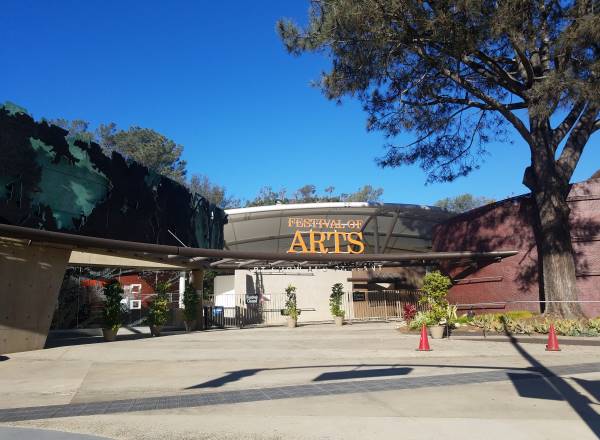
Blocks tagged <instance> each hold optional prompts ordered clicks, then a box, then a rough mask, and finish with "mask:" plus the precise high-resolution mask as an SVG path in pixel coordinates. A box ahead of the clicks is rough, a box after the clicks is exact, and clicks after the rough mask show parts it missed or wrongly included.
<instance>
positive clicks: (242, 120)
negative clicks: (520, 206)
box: [0, 0, 600, 204]
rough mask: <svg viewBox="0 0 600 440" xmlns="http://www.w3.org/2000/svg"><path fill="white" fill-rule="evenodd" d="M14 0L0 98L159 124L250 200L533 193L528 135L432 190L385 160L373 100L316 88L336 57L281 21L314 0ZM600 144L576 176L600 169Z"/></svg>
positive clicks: (188, 155) (7, 20) (429, 199)
mask: <svg viewBox="0 0 600 440" xmlns="http://www.w3.org/2000/svg"><path fill="white" fill-rule="evenodd" d="M2 3H3V11H2V14H1V15H0V41H2V45H1V49H0V50H1V58H0V60H1V61H0V62H1V63H2V68H1V69H0V84H2V88H1V89H0V90H1V92H0V101H7V100H8V101H12V102H15V103H17V104H19V105H21V106H23V107H25V108H26V109H28V111H29V112H30V113H31V114H32V115H33V116H34V117H36V118H41V117H46V118H59V117H62V118H67V119H85V120H88V121H90V122H91V123H92V124H93V125H96V124H98V123H101V122H110V121H113V122H115V123H117V125H118V126H120V127H122V128H126V127H128V126H130V125H139V126H142V127H149V128H153V129H155V130H158V131H159V132H161V133H163V134H165V135H167V136H168V137H170V138H172V139H174V140H175V141H176V142H178V143H180V144H182V145H184V147H185V152H184V159H185V160H186V161H187V162H188V170H189V172H190V173H202V174H206V175H208V176H209V177H210V178H211V179H212V180H213V181H215V182H216V183H219V184H222V185H225V186H226V187H227V190H228V192H229V193H232V194H233V195H235V196H237V197H241V198H252V197H253V196H254V195H255V194H256V193H257V192H258V190H259V188H260V187H261V186H264V185H271V186H273V187H274V189H278V188H281V187H285V188H287V189H288V190H289V191H288V192H290V193H291V192H293V191H294V190H295V189H297V188H298V187H300V186H302V185H304V184H306V183H312V184H314V185H316V186H317V188H318V189H320V190H323V189H324V188H325V187H327V186H330V185H333V186H335V187H336V192H351V191H354V190H356V189H358V187H359V186H362V185H363V184H372V185H374V186H381V187H383V188H384V189H385V193H384V196H383V199H384V201H386V202H398V203H422V204H432V203H434V202H435V201H436V200H438V199H440V198H443V197H446V196H453V195H457V194H461V193H464V192H471V193H473V194H476V195H484V196H487V197H492V198H495V199H501V198H504V197H507V196H510V195H516V194H520V193H523V192H526V188H525V187H524V186H523V185H522V184H521V180H522V175H523V170H524V168H525V166H526V165H527V163H528V161H529V153H528V150H527V147H526V146H525V145H524V144H523V143H522V142H521V141H520V139H519V138H518V136H517V135H516V134H515V135H513V138H514V140H515V142H514V143H513V144H499V145H493V146H490V148H489V151H490V155H489V156H488V157H487V160H486V163H485V164H484V165H483V166H482V167H481V169H479V170H477V171H475V172H473V173H472V174H471V175H470V176H468V177H466V178H461V179H458V180H457V181H455V182H453V183H443V184H432V185H427V186H426V185H425V178H426V176H425V174H424V173H423V172H422V171H421V170H420V169H419V168H418V167H417V166H414V167H402V168H396V169H384V170H382V169H380V168H378V167H377V165H376V164H375V160H374V159H375V157H377V156H380V155H381V154H382V153H383V152H384V150H383V144H384V143H385V139H384V138H383V136H382V135H381V134H379V133H367V132H366V129H365V114H364V113H363V112H362V110H361V107H360V104H359V103H357V102H353V101H350V100H346V101H344V102H343V103H342V105H336V104H335V103H333V102H329V101H327V100H326V99H325V98H324V97H323V95H322V94H321V92H320V91H319V90H318V89H316V88H314V87H311V86H310V82H311V81H312V80H315V79H317V78H318V76H319V73H320V72H321V71H322V70H323V69H326V68H327V66H328V62H329V60H328V59H327V58H326V57H325V56H318V55H310V56H302V57H300V58H296V57H292V56H290V55H288V54H287V53H286V52H285V50H284V48H283V46H282V44H281V42H280V41H279V39H278V37H277V34H276V32H275V23H276V21H277V19H279V18H282V17H291V18H294V19H296V20H297V21H299V22H303V21H304V20H305V19H306V12H307V9H308V1H307V0H290V1H284V2H281V1H271V0H269V1H266V0H261V1H259V2H248V1H242V0H239V1H228V2H201V1H192V0H189V1H171V2H165V1H150V0H146V1H141V0H140V1H122V0H119V1H92V0H90V1H85V2H82V1H76V0H71V1H67V0H61V1H52V2H49V1H42V0H39V1H28V0H4V1H3V2H2ZM409 138H410V137H409V136H406V137H405V138H398V139H396V141H397V142H402V139H409ZM599 138H600V136H598V135H596V136H595V138H592V140H591V142H590V144H589V145H588V147H587V150H586V152H585V153H584V155H583V157H582V159H581V163H580V165H579V167H578V169H577V171H576V173H575V176H574V179H573V180H574V181H579V180H583V179H585V178H587V177H589V176H590V175H591V174H592V173H593V172H594V171H596V169H598V168H600V149H599V148H598V145H597V144H598V142H599V140H600V139H599Z"/></svg>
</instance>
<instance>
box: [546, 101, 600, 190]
mask: <svg viewBox="0 0 600 440" xmlns="http://www.w3.org/2000/svg"><path fill="white" fill-rule="evenodd" d="M599 108H600V107H599V106H598V105H597V104H589V105H588V106H587V108H586V109H585V111H584V112H583V114H582V115H581V117H580V118H579V121H577V124H576V125H575V127H574V128H573V130H572V131H571V134H570V135H569V139H567V143H566V144H565V148H564V149H563V151H562V153H561V154H560V157H559V159H558V164H557V165H558V169H559V170H560V172H561V173H562V175H563V178H564V179H565V181H567V182H568V181H569V180H571V176H572V175H573V171H574V170H575V167H576V166H577V163H578V162H579V158H580V157H581V153H583V148H584V147H585V144H586V143H587V141H588V139H589V138H590V136H591V135H592V133H593V132H594V130H595V126H596V123H597V121H596V118H597V117H598V112H599Z"/></svg>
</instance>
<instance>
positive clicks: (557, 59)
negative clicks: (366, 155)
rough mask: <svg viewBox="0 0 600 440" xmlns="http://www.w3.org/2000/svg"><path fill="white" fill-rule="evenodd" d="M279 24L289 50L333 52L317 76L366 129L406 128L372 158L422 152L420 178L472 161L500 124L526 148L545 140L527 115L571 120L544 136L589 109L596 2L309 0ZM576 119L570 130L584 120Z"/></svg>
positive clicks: (407, 159) (440, 175) (410, 158)
mask: <svg viewBox="0 0 600 440" xmlns="http://www.w3.org/2000/svg"><path fill="white" fill-rule="evenodd" d="M277 26H278V32H279V34H280V37H281V39H282V40H283V43H284V45H285V47H286V48H287V50H288V51H289V52H290V53H292V54H295V55H299V54H302V53H306V52H325V53H326V54H327V55H328V56H329V59H331V60H332V63H331V68H330V69H328V71H324V72H323V73H322V77H321V79H320V81H319V82H318V84H319V86H320V87H321V88H322V90H323V92H324V94H325V96H326V97H327V98H329V99H331V100H334V101H339V100H341V99H342V98H343V97H346V96H347V97H352V98H358V99H359V100H360V101H361V102H362V103H363V106H364V108H365V110H366V112H367V113H368V128H369V129H371V130H381V131H383V132H384V133H385V134H386V135H388V136H389V137H391V138H393V137H395V136H397V135H398V134H400V133H401V132H404V131H410V132H413V133H414V134H415V136H414V137H415V138H416V140H415V141H413V142H411V143H410V144H408V145H402V146H396V145H393V144H392V145H388V154H387V155H386V156H385V157H384V158H382V159H381V161H380V163H381V164H382V165H384V166H398V165H401V164H414V163H420V165H421V167H422V168H423V169H424V170H425V171H427V172H428V173H429V175H428V180H429V181H451V180H453V179H455V178H456V177H458V176H464V175H466V174H468V173H469V172H471V171H472V170H474V169H476V168H478V166H479V164H480V163H481V162H482V161H483V160H484V158H485V156H486V155H485V146H486V145H488V144H491V143H492V142H494V141H495V140H504V139H506V132H505V127H508V126H510V127H514V128H515V129H516V130H517V132H518V133H519V134H520V135H521V136H523V137H524V138H525V140H526V141H527V142H528V143H529V144H530V145H527V147H528V148H529V147H531V148H546V147H544V146H543V144H538V145H534V144H535V142H536V141H535V140H534V139H532V137H531V134H530V131H531V132H533V131H534V130H535V129H536V128H538V127H536V126H532V125H531V124H530V123H529V119H528V118H527V116H529V118H534V119H535V120H536V121H539V122H540V124H542V123H544V124H545V122H546V121H548V127H550V124H549V123H550V117H551V116H555V117H557V118H558V117H560V118H561V120H566V121H567V122H568V123H569V125H567V126H566V127H564V126H561V128H565V131H562V130H558V131H556V130H553V131H552V132H551V135H552V136H553V139H551V141H550V142H551V143H552V145H554V144H558V143H559V141H560V140H562V139H563V138H564V137H565V136H566V135H567V134H568V133H569V132H568V128H570V127H573V126H574V125H575V122H576V121H577V116H578V115H580V114H586V115H587V116H589V117H591V122H590V123H593V121H594V120H595V119H597V118H596V116H597V114H598V108H597V105H598V103H599V102H600V94H599V93H598V89H599V88H600V76H599V75H597V72H598V62H599V57H600V55H599V54H600V52H599V51H598V50H597V47H596V42H597V41H599V40H600V14H599V13H598V10H597V7H595V6H594V2H587V3H580V2H575V1H574V0H570V1H565V2H549V1H544V0H536V1H529V2H523V1H501V2H492V1H468V2H465V1H456V0H454V1H449V2H415V1H410V0H362V1H356V0H323V1H313V2H310V12H309V20H308V24H307V26H305V27H300V26H298V25H296V24H295V23H293V22H292V21H291V20H281V21H280V22H279V23H278V25H277ZM523 109H525V112H523ZM571 109H574V115H569V110H571ZM565 110H566V111H565ZM523 113H528V114H526V115H525V117H524V119H525V120H526V121H527V122H523V121H522V120H521V117H522V116H523ZM567 118H568V119H567ZM571 118H572V120H571ZM559 122H560V121H559ZM553 128H554V127H553ZM576 128H577V130H576V131H578V132H579V133H574V134H572V135H571V136H570V137H569V139H572V140H575V137H576V136H577V135H578V134H582V133H586V130H589V128H585V124H578V125H576ZM587 137H588V136H587V135H585V139H582V140H577V142H581V141H583V142H584V143H585V142H586V141H587ZM400 139H405V137H404V136H403V137H401V138H400ZM578 151H579V152H580V150H578ZM567 153H568V152H567ZM567 153H565V154H567ZM574 159H575V160H574V161H573V163H569V167H570V168H572V167H574V165H575V164H576V163H577V159H578V156H577V157H576V158H574ZM553 166H555V165H554V164H553ZM571 171H572V169H569V172H571ZM569 177H570V176H567V177H566V178H565V180H566V181H569Z"/></svg>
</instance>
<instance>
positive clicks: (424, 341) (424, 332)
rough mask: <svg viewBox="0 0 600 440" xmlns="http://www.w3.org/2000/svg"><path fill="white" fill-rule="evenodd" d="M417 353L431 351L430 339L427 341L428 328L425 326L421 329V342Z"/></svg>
mask: <svg viewBox="0 0 600 440" xmlns="http://www.w3.org/2000/svg"><path fill="white" fill-rule="evenodd" d="M417 351H431V348H429V339H427V328H426V327H425V324H423V327H421V341H420V342H419V348H418V349H417Z"/></svg>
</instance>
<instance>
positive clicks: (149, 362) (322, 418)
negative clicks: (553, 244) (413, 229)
mask: <svg viewBox="0 0 600 440" xmlns="http://www.w3.org/2000/svg"><path fill="white" fill-rule="evenodd" d="M430 342H431V345H432V348H433V349H434V351H432V352H429V353H422V352H417V351H415V348H416V346H417V344H418V336H414V335H402V334H399V333H398V332H397V331H396V330H395V329H394V325H393V324H377V323H372V324H360V325H352V326H344V327H343V328H341V329H340V328H336V327H334V326H332V325H318V326H314V325H311V326H303V327H299V328H297V329H287V328H259V329H244V330H226V331H212V332H199V333H192V334H181V335H174V336H167V337H161V338H154V339H149V338H148V339H138V340H128V341H120V342H116V343H110V344H90V345H81V346H68V347H56V348H53V349H48V350H43V351H36V352H27V353H17V354H12V355H8V356H9V359H8V360H6V361H4V362H1V363H0V373H1V374H0V389H2V390H3V391H4V390H6V394H4V393H3V394H4V396H5V397H4V398H3V399H1V401H0V407H1V408H4V409H9V408H19V407H20V408H23V407H31V406H36V407H40V410H42V408H41V407H45V408H48V407H49V406H51V405H61V404H62V405H64V404H70V405H71V406H68V407H67V408H71V409H72V408H76V407H75V406H73V405H79V404H88V405H94V404H98V405H100V407H102V405H103V403H102V402H110V401H115V400H119V401H123V400H127V399H130V401H131V402H132V403H131V405H134V404H136V405H142V404H143V399H150V400H149V401H150V402H155V401H156V402H161V401H163V402H165V401H167V400H166V399H167V397H169V396H171V397H173V396H175V397H177V398H178V399H182V398H188V399H191V400H190V401H193V399H195V398H196V397H195V396H205V397H206V396H208V395H209V394H211V393H212V394H215V393H216V394H219V395H223V393H227V392H238V395H243V396H246V397H244V398H245V399H248V396H253V395H256V392H257V390H258V391H259V392H260V390H266V392H269V391H268V390H276V389H278V387H279V388H280V387H294V388H292V389H293V390H296V391H295V392H296V393H298V394H297V395H293V393H288V394H290V396H283V397H281V398H276V399H273V398H271V399H266V398H265V399H262V400H261V399H252V400H246V401H244V400H238V401H237V403H228V402H226V401H219V402H215V404H203V405H200V406H194V405H192V406H186V405H183V406H177V407H168V405H164V406H162V408H163V409H156V410H152V411H144V410H140V411H135V412H115V413H109V414H106V413H98V411H96V413H95V414H90V415H80V416H72V417H58V418H37V419H36V418H30V419H29V420H25V421H19V422H10V423H9V424H10V425H12V426H15V425H19V426H29V427H42V428H52V429H63V430H66V431H73V432H82V433H89V434H97V435H102V436H106V437H109V438H117V439H137V438H142V439H146V438H147V439H153V438H161V439H165V438H215V439H220V438H253V439H262V438H265V439H271V438H286V439H288V438H298V439H317V438H319V439H321V438H331V439H334V438H340V439H342V438H344V439H347V438H357V439H358V438H361V439H368V438H392V437H394V438H397V437H398V436H402V437H403V438H433V437H436V438H439V435H440V433H441V432H455V433H457V434H460V433H461V432H462V433H463V434H465V435H469V436H472V435H477V433H480V434H481V435H485V436H486V437H487V438H501V437H502V438H504V437H506V436H507V435H510V436H511V437H512V438H515V439H517V438H528V439H536V438H540V439H541V438H562V437H565V436H567V437H568V438H573V436H576V437H577V438H580V439H586V438H590V439H591V438H596V435H597V434H598V432H597V431H596V433H594V431H595V430H596V429H595V428H594V424H596V423H597V424H598V425H597V426H598V427H600V416H599V415H598V408H599V402H598V399H599V398H600V371H598V370H599V369H598V368H596V365H594V363H597V362H600V356H599V355H600V348H599V347H597V346H576V345H569V346H563V351H561V352H558V353H548V352H545V351H544V346H543V344H536V343H530V344H511V343H507V342H492V341H473V340H453V339H450V340H441V341H435V340H432V341H430ZM579 364H587V365H588V366H589V365H592V368H591V369H590V368H587V370H586V369H584V370H577V369H572V368H571V369H570V370H569V369H563V370H560V369H558V370H556V371H555V372H552V371H551V370H552V369H553V368H555V367H556V368H557V366H560V365H579ZM565 368H566V367H565ZM507 369H508V370H510V371H508V372H507ZM494 372H496V373H494ZM469 374H471V376H468V375H469ZM490 374H492V376H494V375H496V376H497V375H498V374H501V375H502V377H500V376H498V377H496V379H495V380H492V381H490V380H487V381H485V380H484V381H483V382H482V381H481V378H482V377H488V379H489V377H492V376H490ZM507 374H508V375H507ZM510 374H512V375H513V376H510ZM523 374H530V375H532V376H531V377H529V376H523ZM461 375H462V376H461ZM464 375H467V376H468V377H470V379H468V380H467V379H460V381H459V380H458V379H456V380H457V382H456V383H455V382H453V380H455V379H454V378H458V377H465V376H464ZM477 375H479V376H477ZM482 375H483V376H482ZM485 375H487V376H485ZM436 377H437V378H438V379H439V380H437V383H436V381H435V380H433V379H431V378H436ZM476 377H479V382H477V381H473V380H472V379H474V378H476ZM377 381H380V382H381V383H382V384H387V385H382V387H381V389H377V388H378V387H377V385H376V382H377ZM408 381H413V382H408ZM427 381H429V382H431V383H428V382H427ZM461 381H462V382H461ZM410 383H413V384H420V385H419V386H416V385H415V386H414V387H413V388H411V387H408V388H402V386H406V385H407V384H410ZM363 384H366V385H363ZM369 386H370V387H369ZM303 387H304V388H303ZM306 387H309V389H315V388H318V389H322V391H321V392H320V393H321V394H320V395H310V393H309V394H306V391H303V390H305V389H306ZM344 387H346V388H347V387H354V388H355V389H354V390H353V391H352V392H346V393H342V394H335V393H332V390H333V389H343V388H344ZM365 387H366V388H365ZM386 387H387V388H386ZM323 390H325V391H323ZM248 392H249V393H250V394H243V393H248ZM240 393H242V394H240ZM271 393H275V391H272V392H271ZM301 393H304V395H301ZM271 397H273V396H271ZM153 399H154V400H153ZM161 399H162V400H161ZM206 399H208V397H206ZM211 399H212V397H211ZM217 400H218V399H217ZM183 401H186V400H185V399H184V400H183ZM177 402H178V403H180V402H181V400H177ZM153 405H154V403H153ZM156 405H159V406H153V408H161V406H160V403H157V404H156ZM151 407H152V406H151ZM79 408H82V407H81V406H80V407H79ZM89 408H93V407H92V406H88V409H89ZM96 408H97V407H96ZM140 408H143V406H140ZM82 411H83V410H82ZM58 415H62V413H58ZM0 417H1V412H0ZM4 426H7V424H6V423H5V424H4ZM598 429H600V428H598ZM560 435H562V437H560ZM0 438H2V437H0Z"/></svg>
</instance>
